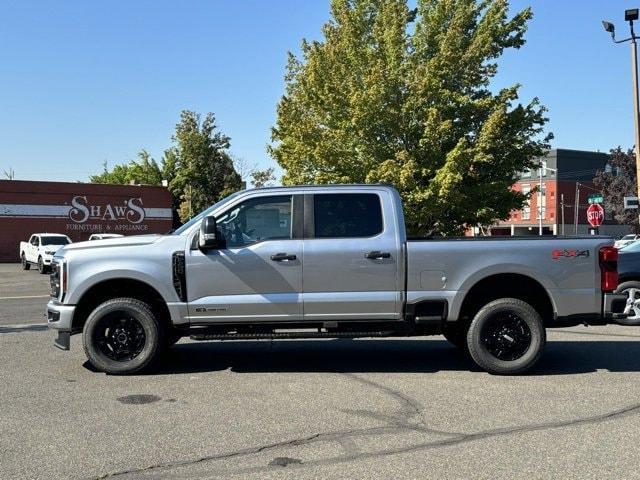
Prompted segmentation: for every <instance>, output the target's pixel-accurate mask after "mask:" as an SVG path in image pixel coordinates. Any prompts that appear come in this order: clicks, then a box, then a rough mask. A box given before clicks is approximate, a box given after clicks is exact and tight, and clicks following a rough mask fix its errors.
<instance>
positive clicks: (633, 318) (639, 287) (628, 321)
mask: <svg viewBox="0 0 640 480" xmlns="http://www.w3.org/2000/svg"><path fill="white" fill-rule="evenodd" d="M615 293H624V294H625V295H627V306H626V307H625V310H624V311H625V313H630V314H631V313H632V315H630V316H628V317H627V318H619V319H616V323H619V324H621V325H632V326H637V325H640V282H638V281H635V280H632V281H629V282H623V283H621V284H620V285H618V288H617V289H616V292H615ZM629 301H631V302H632V303H629Z"/></svg>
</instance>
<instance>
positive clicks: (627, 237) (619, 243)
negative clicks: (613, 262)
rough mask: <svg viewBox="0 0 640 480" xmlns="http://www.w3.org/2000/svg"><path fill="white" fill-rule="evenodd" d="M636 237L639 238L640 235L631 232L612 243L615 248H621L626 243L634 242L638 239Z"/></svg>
mask: <svg viewBox="0 0 640 480" xmlns="http://www.w3.org/2000/svg"><path fill="white" fill-rule="evenodd" d="M638 238H640V235H636V234H633V233H632V234H630V235H625V236H624V237H622V238H621V239H620V240H616V242H615V243H614V244H613V246H614V247H616V248H617V249H621V248H623V247H626V246H627V245H629V244H631V243H633V242H635V241H636V240H638Z"/></svg>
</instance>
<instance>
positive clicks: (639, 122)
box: [602, 8, 640, 224]
mask: <svg viewBox="0 0 640 480" xmlns="http://www.w3.org/2000/svg"><path fill="white" fill-rule="evenodd" d="M639 17H640V10H639V9H637V8H632V9H629V10H625V11H624V20H625V22H629V30H630V31H631V36H630V37H629V38H625V39H624V40H616V31H615V26H614V25H613V23H611V22H607V21H603V22H602V26H603V27H604V29H605V30H606V31H607V32H609V33H610V34H611V38H612V39H613V42H614V43H623V42H628V41H631V75H632V78H633V123H634V126H635V156H636V178H637V185H636V191H637V196H638V197H639V198H640V104H639V103H638V97H639V94H638V47H637V44H636V38H637V37H636V34H635V32H634V30H633V22H634V20H638V18H639ZM638 213H639V215H640V211H639V212H638ZM638 223H639V224H640V216H639V217H638Z"/></svg>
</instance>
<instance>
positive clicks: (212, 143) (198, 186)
mask: <svg viewBox="0 0 640 480" xmlns="http://www.w3.org/2000/svg"><path fill="white" fill-rule="evenodd" d="M172 140H173V142H174V145H173V146H172V147H170V148H169V149H167V150H165V152H164V154H163V156H162V159H161V161H160V163H158V162H157V161H156V160H154V159H153V158H152V157H151V155H149V153H148V152H147V151H146V150H142V151H141V152H140V153H138V158H137V159H136V160H131V161H130V162H129V163H127V164H123V165H115V166H114V167H113V169H111V170H109V169H108V167H107V163H106V162H105V163H104V164H103V172H102V173H100V174H98V175H93V176H92V177H90V179H91V181H92V182H93V183H115V184H128V183H131V182H134V183H137V184H146V185H162V182H163V180H166V181H167V183H168V187H169V191H170V192H171V193H172V194H173V198H174V205H173V209H174V212H177V215H179V217H180V219H181V220H183V221H184V220H186V219H188V218H189V217H190V216H191V215H192V214H195V213H198V212H199V211H201V210H204V209H205V208H207V207H208V206H209V205H211V204H213V203H215V202H216V201H218V200H219V199H220V198H222V197H224V196H226V195H229V194H230V193H233V192H235V191H237V190H239V189H240V188H242V182H241V179H240V175H238V173H237V172H236V171H235V169H234V167H233V162H232V161H231V157H230V156H229V153H228V152H227V149H228V148H229V141H230V139H229V137H227V136H226V135H224V134H222V133H221V132H219V131H218V130H217V126H216V124H215V117H214V115H213V114H212V113H208V114H207V115H206V116H205V118H204V120H201V117H200V115H199V114H197V113H195V112H192V111H190V110H184V111H183V112H182V113H181V115H180V122H179V123H178V124H177V125H176V131H175V133H174V135H173V137H172Z"/></svg>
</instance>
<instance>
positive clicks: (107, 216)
mask: <svg viewBox="0 0 640 480" xmlns="http://www.w3.org/2000/svg"><path fill="white" fill-rule="evenodd" d="M144 217H145V213H144V207H143V206H142V198H130V199H129V200H123V201H122V204H121V205H119V204H110V203H107V204H103V205H92V204H89V201H88V200H87V197H86V196H84V195H82V196H80V195H78V196H75V197H73V199H72V200H71V209H70V210H69V218H70V219H71V221H73V222H74V223H85V222H86V221H88V220H102V221H118V220H126V221H127V222H129V223H132V224H138V223H141V222H142V221H143V220H144Z"/></svg>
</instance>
